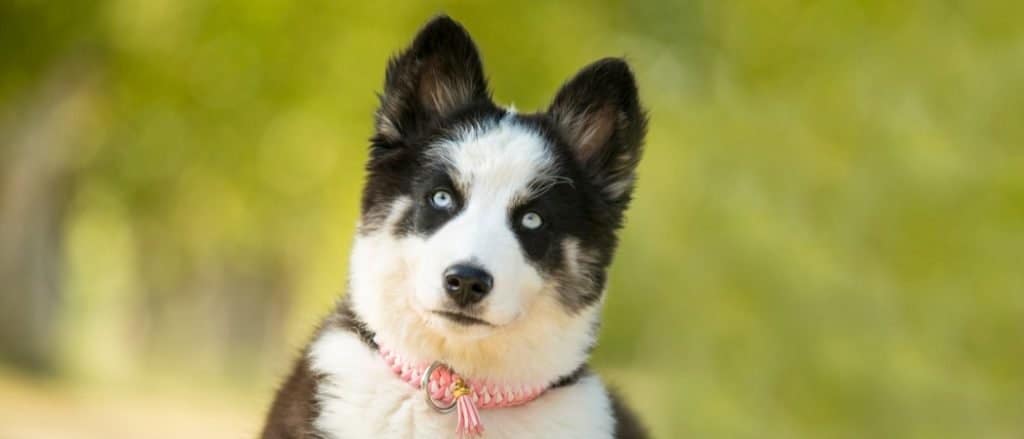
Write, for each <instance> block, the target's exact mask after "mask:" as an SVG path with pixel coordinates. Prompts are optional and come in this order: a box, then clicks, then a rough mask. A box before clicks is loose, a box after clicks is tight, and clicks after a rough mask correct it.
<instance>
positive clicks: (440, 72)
mask: <svg viewBox="0 0 1024 439" xmlns="http://www.w3.org/2000/svg"><path fill="white" fill-rule="evenodd" d="M489 99H490V95H489V93H488V91H487V81H486V79H485V78H484V73H483V66H482V64H481V63H480V55H479V53H478V52H477V49H476V45H474V44H473V40H472V39H471V38H470V36H469V33H468V32H466V29H464V28H463V27H462V26H461V25H459V23H457V22H455V21H454V20H452V19H451V18H449V17H447V16H444V15H442V16H438V17H437V18H434V19H433V20H431V21H430V22H429V23H427V24H426V26H424V27H423V29H421V30H420V32H419V34H417V35H416V38H415V39H414V40H413V42H412V45H411V46H409V48H407V49H406V50H404V51H403V52H401V53H400V54H399V55H397V56H395V57H393V58H392V59H391V61H390V62H389V63H388V69H387V74H386V77H385V79H384V93H383V94H382V95H381V96H380V108H379V109H378V110H377V115H376V130H377V136H376V137H377V139H378V140H379V141H383V142H399V141H401V140H402V139H404V138H408V137H409V136H412V135H415V134H416V133H417V132H418V131H419V130H420V129H422V128H423V127H424V125H425V124H427V123H429V122H431V121H434V120H438V119H441V118H444V117H445V116H449V115H451V114H452V113H453V112H454V111H456V110H458V109H459V108H462V107H464V106H466V105H468V104H470V103H473V102H475V101H480V100H489Z"/></svg>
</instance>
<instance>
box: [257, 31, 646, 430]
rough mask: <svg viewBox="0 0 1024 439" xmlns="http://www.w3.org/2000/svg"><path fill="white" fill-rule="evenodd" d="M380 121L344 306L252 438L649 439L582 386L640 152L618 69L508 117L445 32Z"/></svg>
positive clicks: (407, 60)
mask: <svg viewBox="0 0 1024 439" xmlns="http://www.w3.org/2000/svg"><path fill="white" fill-rule="evenodd" d="M380 101H381V103H380V109H379V110H378V111H377V114H376V134H375V135H374V137H373V139H372V148H371V150H370V158H369V162H368V164H367V170H368V177H367V181H366V187H365V189H364V191H363V198H362V216H361V221H360V224H359V226H358V235H357V237H356V240H355V244H354V246H353V249H352V258H351V261H352V262H351V266H350V284H349V292H348V294H347V296H346V297H345V299H344V300H342V301H341V302H340V303H339V305H338V307H337V309H335V310H334V311H333V312H332V313H331V314H330V315H329V316H328V317H327V318H326V319H325V320H324V322H323V323H322V324H321V326H320V328H319V329H318V330H317V332H316V334H315V336H314V337H313V339H312V341H311V342H310V344H309V345H308V346H307V347H306V349H305V351H304V352H303V354H302V357H301V358H300V359H299V361H298V362H297V364H296V366H295V369H294V371H293V372H292V374H291V376H290V377H289V378H288V380H287V382H286V383H285V384H284V386H283V387H282V388H281V390H280V391H279V393H278V395H277V398H276V400H275V402H274V404H273V407H272V408H271V411H270V414H269V416H268V419H267V424H266V426H265V428H264V431H263V437H264V438H268V439H269V438H274V439H277V438H378V437H379V438H391V437H394V438H414V437H415V438H434V437H453V436H455V435H456V434H459V435H479V434H482V435H484V436H485V437H488V438H633V437H645V434H644V432H643V429H642V428H641V427H640V425H639V424H638V423H637V422H636V419H635V418H634V417H633V415H632V414H631V413H630V412H629V411H628V410H627V409H626V408H625V407H624V406H623V405H622V404H621V403H619V401H618V400H617V399H616V398H615V397H614V395H612V394H611V393H610V392H609V391H608V390H607V389H606V388H605V386H604V385H603V384H602V382H601V380H600V379H599V378H598V377H597V376H596V375H594V374H593V373H592V372H591V371H589V370H588V369H587V366H586V363H587V358H588V356H589V353H590V351H591V349H592V348H593V346H594V344H595V338H596V333H597V329H598V323H599V317H600V311H601V304H602V302H603V300H602V298H603V295H604V290H605V285H606V276H607V269H608V266H609V264H610V263H611V261H612V255H613V253H614V251H615V246H616V231H617V230H618V229H619V228H620V227H621V225H622V221H623V213H624V211H625V210H626V207H627V205H628V204H629V201H630V198H631V194H632V191H633V186H634V181H635V170H636V166H637V162H638V161H639V160H640V153H641V146H642V143H643V139H644V133H645V125H646V117H645V113H644V110H643V109H642V108H641V106H640V103H639V99H638V96H637V89H636V85H635V82H634V79H633V74H632V72H631V71H630V69H629V67H628V66H627V65H626V63H625V62H624V61H623V60H621V59H604V60H601V61H598V62H596V63H594V64H591V65H590V66H588V67H586V68H584V69H583V70H582V71H581V72H579V73H578V74H577V75H576V76H575V77H574V78H573V79H571V80H570V81H568V82H567V83H566V84H565V85H564V86H563V87H562V89H561V90H560V91H559V92H558V94H557V96H556V97H555V98H554V101H553V102H552V103H551V106H550V107H549V108H548V109H547V111H546V112H541V113H533V114H519V113H516V112H515V111H514V110H511V109H505V108H502V107H499V106H497V105H496V104H495V103H494V102H492V101H491V97H490V93H489V91H488V86H487V81H486V79H485V77H484V73H483V67H482V65H481V62H480V56H479V54H478V53H477V49H476V47H475V45H474V43H473V41H472V40H471V39H470V36H469V34H468V33H467V32H466V30H465V29H463V28H462V26H460V25H459V24H458V23H456V22H455V21H453V20H452V19H450V18H448V17H445V16H441V17H438V18H435V19H434V20H432V21H431V22H429V23H428V24H427V25H426V26H425V27H424V28H423V29H422V30H421V31H420V33H419V34H418V35H417V36H416V38H415V40H414V41H413V43H412V45H411V46H410V47H409V48H408V49H406V50H405V51H403V52H402V53H400V54H399V55H398V56H396V57H394V58H393V59H392V60H391V62H390V64H389V65H388V68H387V74H386V78H385V84H384V92H383V94H382V95H381V97H380ZM424 375H425V376H426V378H424ZM424 386H425V388H424ZM449 407H450V408H451V410H453V411H454V412H451V413H444V409H446V408H449Z"/></svg>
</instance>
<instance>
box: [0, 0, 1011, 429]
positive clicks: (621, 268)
mask: <svg viewBox="0 0 1024 439" xmlns="http://www.w3.org/2000/svg"><path fill="white" fill-rule="evenodd" d="M442 10H443V11H446V12H448V13H450V14H451V15H453V16H454V17H455V18H457V19H459V20H461V21H462V22H463V23H464V24H465V25H466V26H467V27H468V28H469V29H470V31H471V32H472V33H473V35H474V37H475V38H476V39H477V41H478V44H479V45H480V46H481V49H482V51H483V54H484V62H485V65H486V68H487V71H488V74H489V75H490V78H491V85H492V87H493V89H494V91H495V96H496V98H497V99H498V100H499V102H501V103H505V104H510V103H515V104H516V106H517V107H519V108H521V109H523V110H533V109H537V108H542V107H543V106H544V105H546V103H547V100H548V99H550V97H551V96H552V94H553V93H554V91H555V90H556V88H557V86H558V85H559V84H560V83H561V81H563V80H565V79H566V78H568V77H569V76H570V75H572V74H573V73H574V72H575V71H576V70H577V69H578V68H580V67H582V66H583V65H584V64H585V63H587V62H589V61H592V60H594V59H597V58H600V57H604V56H610V55H611V56H619V55H625V56H626V57H627V58H628V59H629V60H630V62H631V63H632V64H633V66H634V68H635V70H636V72H637V75H638V79H639V83H640V88H641V94H642V96H643V98H644V101H645V103H646V105H647V106H648V107H649V109H650V113H651V124H650V135H649V141H648V146H647V154H646V157H645V159H644V162H643V163H642V165H641V170H640V183H639V188H638V192H637V195H636V201H635V203H634V205H633V208H632V210H631V212H630V214H629V217H628V218H629V221H628V224H627V227H626V229H625V230H624V235H623V237H622V245H621V250H620V252H619V254H618V257H617V259H616V262H615V265H614V269H613V272H612V277H611V285H610V288H609V296H608V300H607V303H606V306H607V308H606V312H605V315H606V321H605V324H604V325H603V329H602V330H603V338H602V344H601V345H600V347H599V348H598V350H597V352H596V354H595V356H596V359H595V360H596V364H597V367H598V368H599V369H602V370H605V371H607V372H608V373H609V375H610V376H611V377H613V380H614V381H615V382H617V383H618V384H619V385H620V387H622V388H623V390H624V393H625V394H626V395H627V397H628V398H629V399H630V400H632V401H633V402H634V403H635V405H637V406H638V407H641V408H642V414H643V417H644V418H645V419H647V420H648V422H649V424H650V425H651V426H652V427H653V428H654V431H655V432H656V433H657V436H659V437H683V436H691V437H947V436H948V437H1019V436H1021V435H1024V420H1022V419H1024V413H1022V408H1024V397H1022V395H1024V373H1021V371H1022V370H1024V343H1021V337H1022V336H1024V269H1022V268H1021V267H1022V266H1024V253H1022V250H1021V249H1022V248H1024V148H1022V146H1024V124H1021V123H1020V121H1021V120H1022V119H1024V79H1022V78H1024V61H1022V60H1024V32H1022V31H1021V30H1020V29H1021V28H1020V26H1019V25H1018V23H1017V21H1018V20H1016V19H1015V17H1021V16H1022V15H1021V14H1022V13H1024V7H1022V6H1021V4H1019V3H1014V2H1006V1H1004V2H957V1H951V2H927V1H895V2H883V1H828V2H804V1H778V2H714V1H703V2H697V1H692V2H658V1H654V2H647V1H645V2H611V1H604V2H597V3H594V2H535V3H531V4H524V3H520V2H502V3H495V4H488V3H482V2H453V3H452V4H447V5H439V4H428V3H424V2H417V3H412V4H399V3H396V2H390V1H382V2H360V3H352V4H347V3H342V2H332V1H314V2H289V1H283V0H280V1H259V2H253V1H219V2H200V1H191V0H189V1H172V0H155V1H147V2H140V1H131V0H116V1H113V0H112V1H97V2H84V3H81V4H79V3H77V2H71V3H68V4H63V3H61V4H56V3H52V4H51V3H48V2H37V1H30V0H14V1H13V2H8V3H6V4H5V5H3V6H0V49H2V50H3V52H4V53H5V56H4V58H5V62H4V64H3V67H2V68H0V130H3V131H0V139H2V140H3V141H4V142H7V141H9V139H12V138H16V137H17V135H16V134H15V133H16V132H18V131H19V130H20V127H22V126H23V125H25V124H27V123H28V121H30V120H32V118H33V117H34V116H33V115H32V114H34V113H32V114H30V113H31V112H30V111H27V109H30V108H35V107H38V106H39V105H44V104H40V102H43V103H45V102H49V101H50V100H52V101H53V103H52V104H51V106H52V107H56V108H63V107H67V106H70V107H69V108H71V109H72V113H73V115H74V117H73V118H71V120H72V122H60V123H57V125H55V126H49V127H50V128H48V129H54V130H64V132H67V133H68V135H67V137H68V138H69V139H70V140H69V141H70V142H71V144H72V146H73V147H72V148H69V149H67V151H68V152H67V154H68V155H69V157H70V158H69V160H68V162H69V163H70V164H69V165H67V166H68V167H67V173H68V175H69V176H70V177H69V178H70V181H71V182H72V184H71V185H70V188H71V189H70V191H69V195H68V198H67V201H66V209H65V210H64V213H63V215H64V216H63V217H62V218H63V224H64V227H63V229H64V232H65V233H66V237H67V238H66V240H65V244H64V247H63V248H62V253H61V255H62V256H61V260H60V262H61V263H62V266H63V267H65V268H64V270H65V272H66V273H67V275H66V276H65V279H64V281H63V284H62V285H63V287H62V291H63V292H64V297H65V299H64V300H63V302H62V308H61V309H62V311H61V313H60V315H61V319H60V320H59V321H58V322H57V324H58V326H59V333H60V334H61V335H60V346H62V347H61V348H60V354H59V355H58V357H57V358H58V360H57V361H58V367H59V369H60V370H62V371H63V373H65V374H67V375H69V376H74V377H79V378H80V379H111V377H115V376H125V375H127V376H138V377H142V379H146V378H147V377H152V376H155V375H160V374H167V373H169V374H171V375H176V376H187V375H188V374H194V373H195V374H207V375H212V376H214V377H219V378H218V379H221V380H226V381H230V380H245V379H246V377H252V376H255V377H259V379H261V380H264V381H272V380H273V379H272V378H268V377H270V376H275V375H274V374H276V373H279V372H280V371H281V370H283V368H284V367H285V365H286V363H285V359H287V358H288V357H289V355H290V354H289V352H291V350H290V349H289V348H288V347H289V346H291V347H296V346H299V345H301V343H302V342H303V340H304V339H305V337H307V336H308V331H309V328H310V327H311V325H312V323H313V322H315V321H316V319H317V318H318V317H319V316H320V315H321V314H322V313H323V312H324V311H325V310H326V307H327V306H328V305H329V304H330V303H331V301H332V300H333V299H334V298H336V297H337V296H338V294H339V293H340V292H341V291H342V290H343V288H344V285H345V282H346V281H345V266H346V259H347V255H346V253H347V250H348V246H349V243H350V239H351V234H352V232H353V225H354V223H355V220H356V215H357V209H358V197H357V193H358V190H359V188H360V186H361V183H362V162H363V160H364V158H365V150H366V146H367V141H366V139H367V138H368V137H369V135H370V134H371V133H370V129H371V123H370V122H371V114H372V111H373V109H374V106H375V104H376V97H375V96H374V92H375V91H379V88H380V84H381V82H382V74H383V67H384V64H385V61H386V59H387V57H388V56H389V55H391V54H392V53H394V51H396V50H397V49H399V48H401V47H403V45H405V44H406V43H407V42H408V40H409V39H410V38H411V37H412V35H413V33H414V32H415V30H416V28H417V27H418V26H419V25H420V24H421V23H422V22H423V21H425V20H426V19H427V18H428V17H430V16H431V15H432V14H434V13H436V12H438V11H442ZM55 83H57V84H63V85H61V86H55V85H54V84H55ZM55 88H56V89H57V90H65V91H64V92H61V93H63V94H61V93H58V95H57V98H53V97H52V96H53V93H52V92H51V90H53V89H55ZM55 123H56V122H55ZM12 150H13V149H12V148H6V149H0V157H5V156H8V155H13V154H14V153H12V152H11V151H12ZM11 172H13V171H12V170H11V169H9V168H7V167H5V166H0V176H3V175H5V174H10V173H11ZM19 293H20V292H18V291H10V290H4V291H0V294H5V295H9V294H19ZM239 371H242V372H239ZM269 387H270V386H269V385H268V386H266V387H265V388H269Z"/></svg>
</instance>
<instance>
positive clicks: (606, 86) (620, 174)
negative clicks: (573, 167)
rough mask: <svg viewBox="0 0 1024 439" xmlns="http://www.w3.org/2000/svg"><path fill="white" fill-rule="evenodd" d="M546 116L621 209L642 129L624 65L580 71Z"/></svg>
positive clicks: (603, 63) (611, 61)
mask: <svg viewBox="0 0 1024 439" xmlns="http://www.w3.org/2000/svg"><path fill="white" fill-rule="evenodd" d="M548 115H549V117H551V119H552V120H553V121H554V123H555V126H556V127H557V129H558V130H559V132H560V134H561V135H562V138H563V139H564V140H565V141H566V142H568V143H569V146H570V147H571V148H572V152H573V155H574V156H575V158H576V161H577V162H579V163H580V165H581V167H582V168H583V170H584V172H586V173H587V175H588V177H590V179H591V181H592V182H594V184H596V185H597V187H598V188H599V189H600V190H601V192H602V194H603V195H604V196H605V198H606V199H607V201H609V202H610V203H612V204H614V205H619V206H621V207H625V206H626V204H627V203H628V202H629V199H630V197H631V195H632V192H633V182H634V180H635V179H636V165H637V163H638V162H639V161H640V154H641V149H642V147H643V141H644V134H645V132H646V127H647V116H646V114H645V112H644V110H643V109H642V108H641V106H640V98H639V96H638V95H637V89H636V81H635V80H634V79H633V73H632V72H631V71H630V69H629V66H628V65H627V64H626V62H625V61H624V60H622V59H617V58H607V59H603V60H600V61H597V62H595V63H593V64H591V65H589V66H587V67H585V68H584V69H583V70H581V71H580V72H579V73H577V74H576V76H575V77H574V78H572V79H570V80H569V81H568V82H566V83H565V85H563V86H562V89H561V90H559V91H558V94H557V95H556V96H555V100H554V102H552V103H551V106H550V107H549V108H548Z"/></svg>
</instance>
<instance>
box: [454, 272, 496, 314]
mask: <svg viewBox="0 0 1024 439" xmlns="http://www.w3.org/2000/svg"><path fill="white" fill-rule="evenodd" d="M492 286H494V278H492V277H491V275H490V274H489V273H487V272H486V271H484V270H483V269H481V268H477V267H474V266H472V265H466V264H456V265H452V266H451V267H448V269H447V270H445V271H444V290H445V291H447V292H448V296H450V297H451V298H452V300H454V301H455V303H457V304H458V305H459V306H469V305H472V304H474V303H477V302H479V301H481V300H483V298H484V296H486V295H487V293H490V292H491V287H492Z"/></svg>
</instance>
